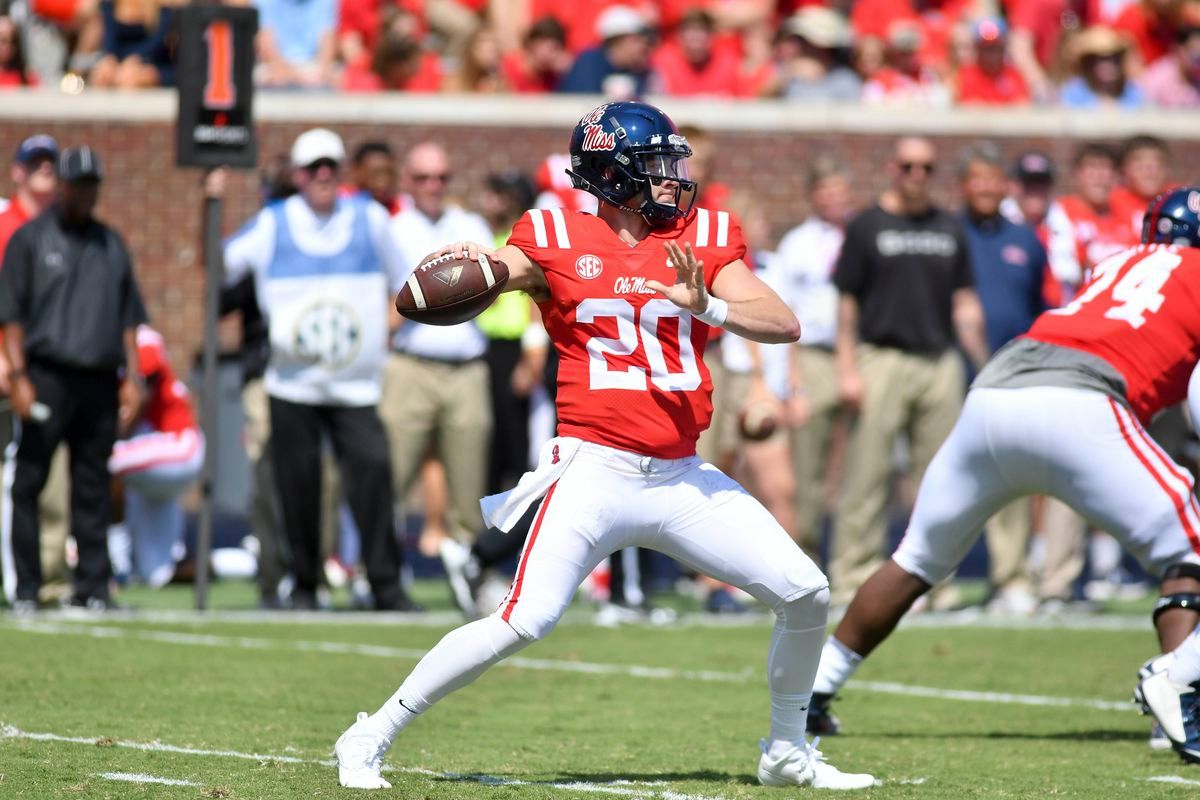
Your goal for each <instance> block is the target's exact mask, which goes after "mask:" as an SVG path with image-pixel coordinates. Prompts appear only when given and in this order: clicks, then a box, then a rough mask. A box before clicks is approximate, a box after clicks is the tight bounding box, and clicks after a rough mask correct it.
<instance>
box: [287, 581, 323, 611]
mask: <svg viewBox="0 0 1200 800" xmlns="http://www.w3.org/2000/svg"><path fill="white" fill-rule="evenodd" d="M287 607H288V608H289V609H290V610H292V611H319V610H320V608H321V604H320V603H318V602H317V593H316V592H310V591H308V590H306V589H301V588H300V587H298V586H297V587H296V588H294V589H292V593H291V594H290V595H289V596H288V604H287Z"/></svg>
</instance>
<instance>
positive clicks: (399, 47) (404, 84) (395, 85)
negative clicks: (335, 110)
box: [342, 33, 442, 93]
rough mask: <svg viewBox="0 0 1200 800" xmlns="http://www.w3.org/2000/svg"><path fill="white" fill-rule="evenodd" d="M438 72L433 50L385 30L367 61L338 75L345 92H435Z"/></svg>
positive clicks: (440, 83) (438, 76) (440, 79)
mask: <svg viewBox="0 0 1200 800" xmlns="http://www.w3.org/2000/svg"><path fill="white" fill-rule="evenodd" d="M441 85H442V73H441V66H440V60H439V59H438V56H437V53H433V52H427V51H426V50H425V49H424V48H423V47H421V45H420V44H419V43H418V42H416V41H413V40H412V39H409V38H406V37H404V36H401V35H398V34H395V33H389V34H387V35H386V36H385V37H384V38H383V39H381V40H380V42H379V44H378V45H376V47H375V53H374V56H373V57H372V58H371V59H370V60H369V61H367V62H361V61H360V62H359V63H357V64H350V65H347V67H346V70H345V72H344V73H343V75H342V91H345V92H384V91H392V92H420V93H429V92H437V91H439V90H440V89H441Z"/></svg>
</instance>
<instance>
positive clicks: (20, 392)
mask: <svg viewBox="0 0 1200 800" xmlns="http://www.w3.org/2000/svg"><path fill="white" fill-rule="evenodd" d="M36 402H37V391H36V390H35V389H34V388H33V383H32V382H30V380H29V377H28V376H26V375H23V374H22V375H18V376H17V378H16V380H14V381H13V384H12V409H13V413H14V414H16V415H17V416H18V417H20V418H21V419H23V420H28V419H29V418H30V414H31V411H32V409H33V404H34V403H36Z"/></svg>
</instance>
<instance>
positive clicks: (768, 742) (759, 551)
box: [335, 103, 875, 789]
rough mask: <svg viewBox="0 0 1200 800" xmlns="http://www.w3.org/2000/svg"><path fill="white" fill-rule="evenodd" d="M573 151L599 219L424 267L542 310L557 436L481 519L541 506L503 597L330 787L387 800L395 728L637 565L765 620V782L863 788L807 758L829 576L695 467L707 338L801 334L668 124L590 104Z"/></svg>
mask: <svg viewBox="0 0 1200 800" xmlns="http://www.w3.org/2000/svg"><path fill="white" fill-rule="evenodd" d="M570 152H571V163H572V169H571V170H570V174H571V176H572V178H573V179H574V182H575V185H576V187H577V188H581V189H585V190H587V191H589V192H591V193H592V194H594V195H596V196H597V197H598V198H599V199H600V201H601V202H600V210H599V213H598V216H589V215H586V214H578V213H577V214H569V213H566V212H564V211H562V210H561V209H552V210H549V211H533V212H529V213H528V214H526V215H525V216H524V217H523V218H522V220H521V221H520V222H519V223H518V224H517V226H516V227H515V229H514V231H513V234H512V236H511V238H510V239H509V243H508V244H507V245H506V246H505V247H503V248H501V249H500V250H499V251H496V252H494V253H493V252H492V251H490V250H488V249H486V248H484V247H483V246H481V245H477V244H474V243H465V242H464V243H458V244H455V245H452V246H450V247H448V248H444V249H443V250H442V251H439V252H438V253H436V254H432V255H434V256H436V255H441V254H444V253H446V252H454V253H455V254H456V255H458V256H460V257H461V256H462V255H464V254H466V255H468V256H469V257H471V258H476V257H477V255H478V253H480V252H485V253H489V254H491V255H494V256H495V257H497V258H499V259H501V260H503V261H504V262H505V263H506V264H507V265H508V268H509V276H510V277H509V282H508V289H509V290H524V291H527V292H529V293H530V294H531V295H532V296H533V297H534V299H535V300H537V302H538V304H539V306H540V308H541V311H542V319H543V321H544V322H545V325H546V329H547V331H548V333H549V335H550V338H551V340H552V341H553V342H554V344H555V347H556V348H557V351H558V355H559V359H560V366H559V373H558V380H559V389H558V404H559V405H558V407H559V431H558V433H559V436H558V437H557V438H555V439H552V440H551V441H550V442H549V443H547V445H546V446H545V447H544V448H543V450H542V458H541V463H540V465H539V467H538V468H537V469H536V470H535V471H534V472H531V473H529V474H527V475H525V477H524V478H522V479H521V481H520V483H519V484H518V486H517V488H516V489H514V490H513V491H512V492H509V493H506V494H504V495H498V496H496V497H490V498H485V500H484V502H483V508H484V516H485V518H486V519H487V520H488V522H489V523H490V524H492V525H494V526H495V527H498V528H500V529H502V530H508V529H510V528H511V527H512V526H513V525H514V524H515V523H516V521H517V520H518V519H519V518H520V517H521V516H522V514H523V513H524V512H525V511H526V510H527V509H528V508H529V507H530V506H532V505H533V504H534V503H537V502H539V501H540V506H539V508H538V511H537V515H536V517H535V520H536V521H535V523H534V525H533V528H532V529H531V530H530V533H529V537H528V540H527V542H526V545H525V548H524V550H523V551H522V554H521V558H520V561H519V564H518V568H517V574H516V578H515V579H514V581H513V584H512V587H511V588H510V590H509V593H508V596H507V597H506V598H505V599H504V601H503V602H502V603H501V605H500V607H499V608H498V609H497V610H496V612H495V613H493V614H492V615H491V616H489V617H485V618H484V619H481V620H478V621H476V622H472V623H470V624H468V625H465V626H463V627H461V628H459V629H458V630H456V631H454V632H452V633H450V634H448V635H447V636H446V637H445V638H444V639H442V641H441V642H440V643H439V644H438V645H437V646H435V647H434V648H433V649H432V650H431V651H430V652H429V653H428V654H427V655H426V656H425V657H424V658H423V659H422V660H421V662H420V663H419V664H418V665H417V666H416V668H415V669H414V670H413V672H412V673H411V674H410V675H409V676H408V678H407V679H406V680H405V681H404V683H403V684H402V685H401V686H400V688H399V690H397V692H396V693H395V694H394V695H393V696H392V697H391V698H390V699H388V701H387V702H386V703H384V705H383V706H382V707H381V708H380V709H379V711H378V712H376V713H375V714H373V715H367V714H365V713H363V714H360V715H359V720H358V721H357V722H355V723H354V725H352V726H351V727H350V728H349V730H347V731H346V732H345V733H344V734H343V735H342V737H341V738H340V739H338V742H337V745H336V747H335V750H336V753H337V758H338V775H339V780H340V782H341V784H342V785H343V786H352V787H356V788H381V787H386V786H388V783H387V781H385V780H384V779H383V778H382V777H381V775H380V767H381V761H382V758H383V755H384V753H386V751H387V749H388V748H389V747H390V746H391V743H392V741H393V739H394V738H395V736H396V735H397V734H398V733H399V732H400V731H401V730H402V729H404V728H405V727H406V726H407V725H408V724H409V723H410V722H411V721H412V720H413V719H414V718H415V717H416V716H417V715H419V714H421V713H422V712H424V711H425V710H426V709H428V708H429V707H430V706H431V705H433V703H435V702H436V701H438V700H440V699H441V698H442V697H444V696H446V695H447V694H449V693H450V692H452V691H454V690H456V689H459V688H461V687H463V686H465V685H467V684H468V683H470V682H471V681H472V680H474V679H475V678H477V677H478V676H479V675H481V674H482V673H483V672H484V671H485V670H486V669H487V668H488V667H490V666H492V665H493V664H495V663H496V662H498V661H500V660H501V659H502V658H505V657H507V656H510V655H512V654H514V653H516V652H517V651H519V650H521V649H522V648H523V647H525V646H527V645H529V644H530V643H531V642H533V641H535V640H537V639H540V638H542V637H544V636H546V635H547V634H548V633H549V632H550V631H551V629H552V628H553V627H554V626H555V624H556V623H557V622H558V620H559V618H560V617H561V616H562V614H563V612H564V611H565V610H566V608H567V606H568V605H569V604H570V602H571V599H572V597H573V596H574V594H575V590H576V589H577V588H578V586H579V584H580V583H581V582H582V581H583V579H584V577H585V576H587V574H588V573H589V572H590V571H591V570H592V568H593V567H594V566H595V565H596V564H598V563H599V562H600V561H601V560H602V559H603V558H605V557H607V556H608V555H609V554H610V553H612V552H615V551H616V550H618V549H620V548H624V547H632V546H640V547H648V548H652V549H655V550H659V551H660V552H663V553H666V554H667V555H669V556H671V557H673V558H676V559H678V560H679V561H682V562H683V563H685V564H687V565H688V566H690V567H693V568H695V569H696V570H698V571H700V572H705V573H707V574H709V575H712V576H713V577H716V578H718V579H720V580H722V581H726V582H728V583H732V584H734V585H736V586H739V587H742V588H744V589H745V590H746V591H748V592H749V593H750V594H752V595H754V596H755V597H756V598H757V599H759V600H760V601H762V602H763V603H764V604H766V605H767V606H769V607H770V608H771V609H772V610H773V611H774V612H775V614H776V615H777V618H778V622H777V624H776V626H775V629H774V631H773V633H772V635H771V646H770V650H769V655H768V657H767V668H768V684H769V688H770V698H771V703H770V708H771V730H770V734H769V737H768V738H767V739H765V740H764V741H763V742H762V743H761V745H762V755H761V757H760V759H759V766H758V777H759V780H760V781H761V782H762V783H764V784H768V785H773V786H784V785H797V784H799V785H808V786H813V787H816V788H838V789H843V788H845V789H848V788H862V787H866V786H871V785H873V784H874V783H875V781H874V779H873V778H872V777H871V776H870V775H852V774H846V773H842V772H840V771H838V770H837V769H836V768H834V767H833V766H831V765H830V764H828V763H826V762H824V761H823V759H822V756H821V755H820V753H819V752H818V751H817V750H816V749H814V748H813V747H812V746H811V745H809V744H808V742H807V741H806V739H805V734H804V728H805V722H806V717H807V708H808V701H809V696H810V694H811V691H812V680H813V675H814V674H815V672H816V666H817V661H818V659H819V657H820V647H821V641H822V639H823V638H824V632H823V631H824V625H825V616H826V612H827V610H828V604H829V590H828V583H827V581H826V579H825V576H824V575H823V574H822V573H821V571H820V569H818V568H817V567H816V565H815V564H813V563H812V561H811V560H809V558H808V557H807V556H805V555H804V553H803V552H802V551H801V550H800V548H799V547H797V546H796V545H795V544H793V543H792V541H791V539H790V538H789V537H788V534H787V532H786V531H784V530H783V528H781V527H780V526H779V524H778V523H776V522H775V520H774V519H773V518H772V517H771V515H770V513H768V512H767V511H766V509H764V508H763V507H762V506H761V505H760V504H759V503H758V502H757V501H756V500H754V499H753V498H752V497H751V496H750V495H749V494H748V493H747V492H746V491H745V490H744V489H742V487H741V486H739V485H738V484H737V483H735V482H734V481H733V480H731V479H730V478H728V477H726V476H725V475H724V474H722V473H721V472H720V471H719V470H718V469H716V468H715V467H713V466H711V465H709V464H706V463H704V462H702V461H701V460H700V459H698V458H697V457H696V456H695V446H696V438H697V436H698V435H699V433H700V431H702V430H703V429H704V428H705V427H706V426H707V425H708V421H709V416H710V414H711V410H712V406H711V404H710V401H709V395H710V392H711V384H710V382H709V378H708V373H707V371H706V370H705V368H704V362H703V361H702V360H701V359H700V358H699V356H700V354H701V353H702V352H703V350H704V342H705V339H706V338H707V336H708V331H709V328H710V327H712V326H722V327H725V328H728V329H729V330H731V331H733V332H735V333H737V334H738V335H740V336H744V337H746V338H749V339H754V340H756V341H760V342H794V341H796V340H797V339H798V338H799V334H800V327H799V324H798V323H797V321H796V318H795V316H794V315H793V314H792V312H791V311H790V310H789V309H788V307H787V306H786V305H785V304H784V303H783V301H782V300H780V299H779V298H778V297H777V296H776V295H775V294H774V293H773V292H772V291H771V290H770V289H769V288H767V286H766V285H765V284H763V283H762V282H761V281H759V279H758V278H757V277H755V276H754V274H753V273H752V272H751V271H750V270H749V269H748V268H747V267H746V265H745V264H744V263H743V261H742V255H743V254H744V252H745V245H744V244H743V243H742V238H741V233H740V232H739V231H738V229H737V227H736V226H735V225H732V224H731V223H730V221H729V217H728V215H726V214H724V213H722V212H711V211H709V210H706V209H698V210H695V211H692V210H691V206H692V200H693V198H694V196H695V192H696V185H695V183H694V182H693V181H690V180H688V176H687V168H686V163H685V162H686V158H687V156H689V155H690V154H691V149H690V148H689V147H688V144H687V140H686V139H685V138H684V137H683V136H681V135H680V134H679V132H678V129H677V128H676V127H675V125H674V123H672V122H671V121H670V119H669V118H667V116H666V115H665V114H663V113H662V112H661V111H659V110H658V109H656V108H654V107H652V106H648V105H645V104H642V103H613V104H606V105H602V106H600V107H599V108H596V109H595V110H593V111H592V112H591V113H589V114H588V115H586V116H585V117H584V118H583V119H582V120H581V121H580V123H579V124H578V125H577V126H576V128H575V131H574V133H573V135H572V138H571V148H570ZM710 292H711V293H710Z"/></svg>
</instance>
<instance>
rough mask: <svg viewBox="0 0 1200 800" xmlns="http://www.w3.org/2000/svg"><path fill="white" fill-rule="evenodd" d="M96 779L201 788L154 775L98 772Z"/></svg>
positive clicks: (193, 782) (175, 779) (190, 782)
mask: <svg viewBox="0 0 1200 800" xmlns="http://www.w3.org/2000/svg"><path fill="white" fill-rule="evenodd" d="M97 777H99V778H104V779H105V780H106V781H127V782H129V783H161V784H162V785H163V786H203V785H204V784H202V783H196V782H195V781H184V780H179V779H178V778H159V777H156V776H154V775H143V774H142V773H140V772H99V773H97Z"/></svg>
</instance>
